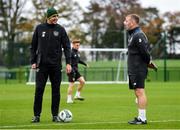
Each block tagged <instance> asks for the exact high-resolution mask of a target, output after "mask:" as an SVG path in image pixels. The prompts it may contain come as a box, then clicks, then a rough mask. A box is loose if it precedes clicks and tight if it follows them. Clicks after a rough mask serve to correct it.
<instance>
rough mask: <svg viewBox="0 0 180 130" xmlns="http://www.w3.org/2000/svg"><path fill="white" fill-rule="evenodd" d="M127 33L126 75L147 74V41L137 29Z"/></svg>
mask: <svg viewBox="0 0 180 130" xmlns="http://www.w3.org/2000/svg"><path fill="white" fill-rule="evenodd" d="M128 33H129V38H128V74H129V75H132V74H137V73H138V72H144V73H147V72H148V69H147V64H148V63H149V62H150V53H149V50H148V49H149V43H148V39H147V37H146V35H145V34H144V33H143V32H142V31H141V29H140V28H139V27H136V28H135V29H133V30H130V31H128Z"/></svg>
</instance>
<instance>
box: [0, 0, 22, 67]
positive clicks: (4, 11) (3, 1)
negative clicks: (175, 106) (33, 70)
mask: <svg viewBox="0 0 180 130" xmlns="http://www.w3.org/2000/svg"><path fill="white" fill-rule="evenodd" d="M24 5H25V0H0V14H1V15H0V19H1V20H0V26H1V28H0V31H1V34H0V35H1V36H2V37H1V44H5V45H6V53H5V54H6V55H5V58H6V60H7V61H6V65H7V66H8V67H11V65H13V54H14V43H15V37H16V35H17V29H16V27H17V25H18V23H19V20H20V18H21V14H22V8H23V6H24Z"/></svg>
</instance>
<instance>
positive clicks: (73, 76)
mask: <svg viewBox="0 0 180 130" xmlns="http://www.w3.org/2000/svg"><path fill="white" fill-rule="evenodd" d="M79 46H80V40H73V41H72V51H71V66H72V71H71V73H69V74H68V78H69V87H68V92H67V103H73V98H72V92H73V87H74V83H75V81H77V80H78V81H79V85H78V88H77V91H76V94H75V97H74V99H75V100H81V101H83V100H84V98H83V97H81V90H82V88H83V87H84V84H85V80H84V77H83V76H81V74H80V73H79V71H78V64H79V63H80V64H82V65H85V66H86V67H88V64H86V63H85V62H83V61H81V60H80V55H79V52H78V50H79Z"/></svg>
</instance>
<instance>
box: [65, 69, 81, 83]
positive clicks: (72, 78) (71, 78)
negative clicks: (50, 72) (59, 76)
mask: <svg viewBox="0 0 180 130" xmlns="http://www.w3.org/2000/svg"><path fill="white" fill-rule="evenodd" d="M80 77H81V74H80V73H79V72H78V71H73V72H71V73H69V74H68V81H69V82H75V81H77V79H79V78H80Z"/></svg>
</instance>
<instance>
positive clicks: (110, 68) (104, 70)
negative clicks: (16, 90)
mask: <svg viewBox="0 0 180 130" xmlns="http://www.w3.org/2000/svg"><path fill="white" fill-rule="evenodd" d="M79 51H80V57H81V60H82V61H84V62H86V63H88V65H89V67H88V68H87V67H84V66H83V65H81V64H79V72H80V73H81V75H83V76H84V77H85V80H86V83H87V84H114V83H127V81H128V78H127V49H124V48H113V49H110V48H80V50H79ZM63 61H65V60H63ZM35 76H36V72H35V70H32V69H31V70H30V72H29V80H28V82H27V84H35ZM48 83H49V82H48ZM66 83H68V77H67V74H66V72H65V63H63V69H62V84H66Z"/></svg>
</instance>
